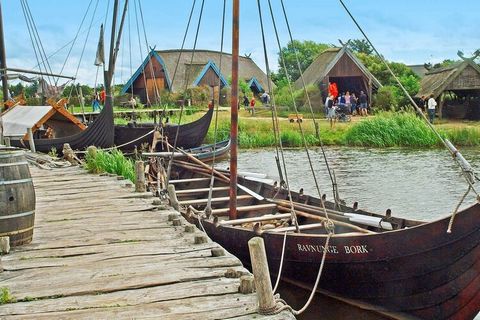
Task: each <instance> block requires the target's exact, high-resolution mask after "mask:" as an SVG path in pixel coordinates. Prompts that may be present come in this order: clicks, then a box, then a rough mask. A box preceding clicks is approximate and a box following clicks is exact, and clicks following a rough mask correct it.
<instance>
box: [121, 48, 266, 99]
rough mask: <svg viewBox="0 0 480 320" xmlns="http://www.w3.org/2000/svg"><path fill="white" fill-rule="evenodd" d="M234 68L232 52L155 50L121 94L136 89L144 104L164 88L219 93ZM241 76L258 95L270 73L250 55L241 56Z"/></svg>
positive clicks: (264, 88)
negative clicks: (209, 90)
mask: <svg viewBox="0 0 480 320" xmlns="http://www.w3.org/2000/svg"><path fill="white" fill-rule="evenodd" d="M220 57H221V59H220ZM220 60H221V61H220ZM220 62H221V65H220ZM220 66H221V70H220ZM231 69H232V55H231V54H229V53H220V52H219V51H211V50H195V52H194V53H193V58H192V50H163V51H155V50H152V51H150V53H149V54H148V56H147V57H146V58H145V60H144V61H143V63H142V64H141V65H140V67H138V69H137V71H136V72H135V73H134V74H133V75H132V77H131V78H130V79H129V80H128V81H127V83H126V84H125V86H124V87H123V89H122V92H121V93H122V94H126V93H129V92H132V91H133V94H134V95H136V96H139V97H140V100H141V101H142V103H148V102H149V101H154V100H155V97H156V93H161V91H162V90H168V91H170V92H179V91H183V90H184V89H185V88H192V87H196V86H208V87H210V88H211V91H212V94H213V93H215V94H218V90H219V84H220V89H221V88H223V87H226V86H228V85H229V84H228V81H227V79H229V78H230V76H231ZM239 78H240V79H241V80H244V81H245V82H247V83H248V84H249V86H250V88H251V89H252V91H253V92H254V93H255V94H258V93H261V92H263V91H265V90H266V88H267V82H266V81H267V75H266V74H265V72H263V71H262V70H261V69H260V68H259V67H258V66H257V64H256V63H255V62H254V61H253V60H252V59H251V58H250V57H240V58H239ZM272 86H273V83H272Z"/></svg>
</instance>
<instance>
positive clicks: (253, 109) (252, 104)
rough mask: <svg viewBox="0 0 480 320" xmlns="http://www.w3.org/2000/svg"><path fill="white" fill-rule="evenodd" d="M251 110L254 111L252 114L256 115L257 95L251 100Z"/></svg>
mask: <svg viewBox="0 0 480 320" xmlns="http://www.w3.org/2000/svg"><path fill="white" fill-rule="evenodd" d="M250 110H251V111H252V116H255V96H252V99H251V100H250Z"/></svg>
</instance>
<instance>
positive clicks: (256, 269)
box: [248, 237, 276, 313]
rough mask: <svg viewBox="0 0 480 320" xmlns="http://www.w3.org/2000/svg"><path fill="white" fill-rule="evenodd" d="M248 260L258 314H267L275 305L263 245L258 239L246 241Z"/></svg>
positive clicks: (261, 240) (260, 239)
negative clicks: (250, 262)
mask: <svg viewBox="0 0 480 320" xmlns="http://www.w3.org/2000/svg"><path fill="white" fill-rule="evenodd" d="M248 248H249V251H250V260H251V261H252V271H253V276H254V280H255V288H256V290H257V297H258V312H259V313H268V312H271V311H272V310H275V307H276V303H275V300H274V298H273V290H272V282H271V281H270V272H269V270H268V262H267V254H266V252H265V244H264V242H263V239H262V238H260V237H254V238H252V239H250V240H249V241H248Z"/></svg>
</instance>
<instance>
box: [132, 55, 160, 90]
mask: <svg viewBox="0 0 480 320" xmlns="http://www.w3.org/2000/svg"><path fill="white" fill-rule="evenodd" d="M151 66H153V72H152V67H151ZM143 72H144V73H145V77H144V76H143V74H140V75H139V76H138V78H137V79H136V80H135V81H134V83H133V87H134V90H135V91H136V89H145V78H146V79H153V78H154V76H153V75H155V79H164V81H163V83H165V84H166V83H167V81H166V79H165V71H164V70H163V67H162V65H161V64H160V62H158V60H157V59H156V58H155V57H151V58H150V61H149V62H148V63H147V64H146V65H145V68H144V71H143ZM161 89H163V88H161Z"/></svg>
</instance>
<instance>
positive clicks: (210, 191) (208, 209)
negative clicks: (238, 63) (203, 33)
mask: <svg viewBox="0 0 480 320" xmlns="http://www.w3.org/2000/svg"><path fill="white" fill-rule="evenodd" d="M226 7H227V1H226V0H223V12H222V32H221V36H220V61H219V71H218V73H219V75H218V103H217V105H216V106H215V122H214V127H213V159H212V173H211V176H210V187H209V189H208V200H207V206H206V207H205V212H206V214H207V217H208V216H209V215H210V213H211V212H212V196H213V186H214V183H215V177H214V174H213V172H214V170H215V161H216V151H217V129H218V109H219V107H220V97H221V88H222V78H221V75H222V58H223V42H224V35H225V12H226ZM213 101H215V88H213Z"/></svg>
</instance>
